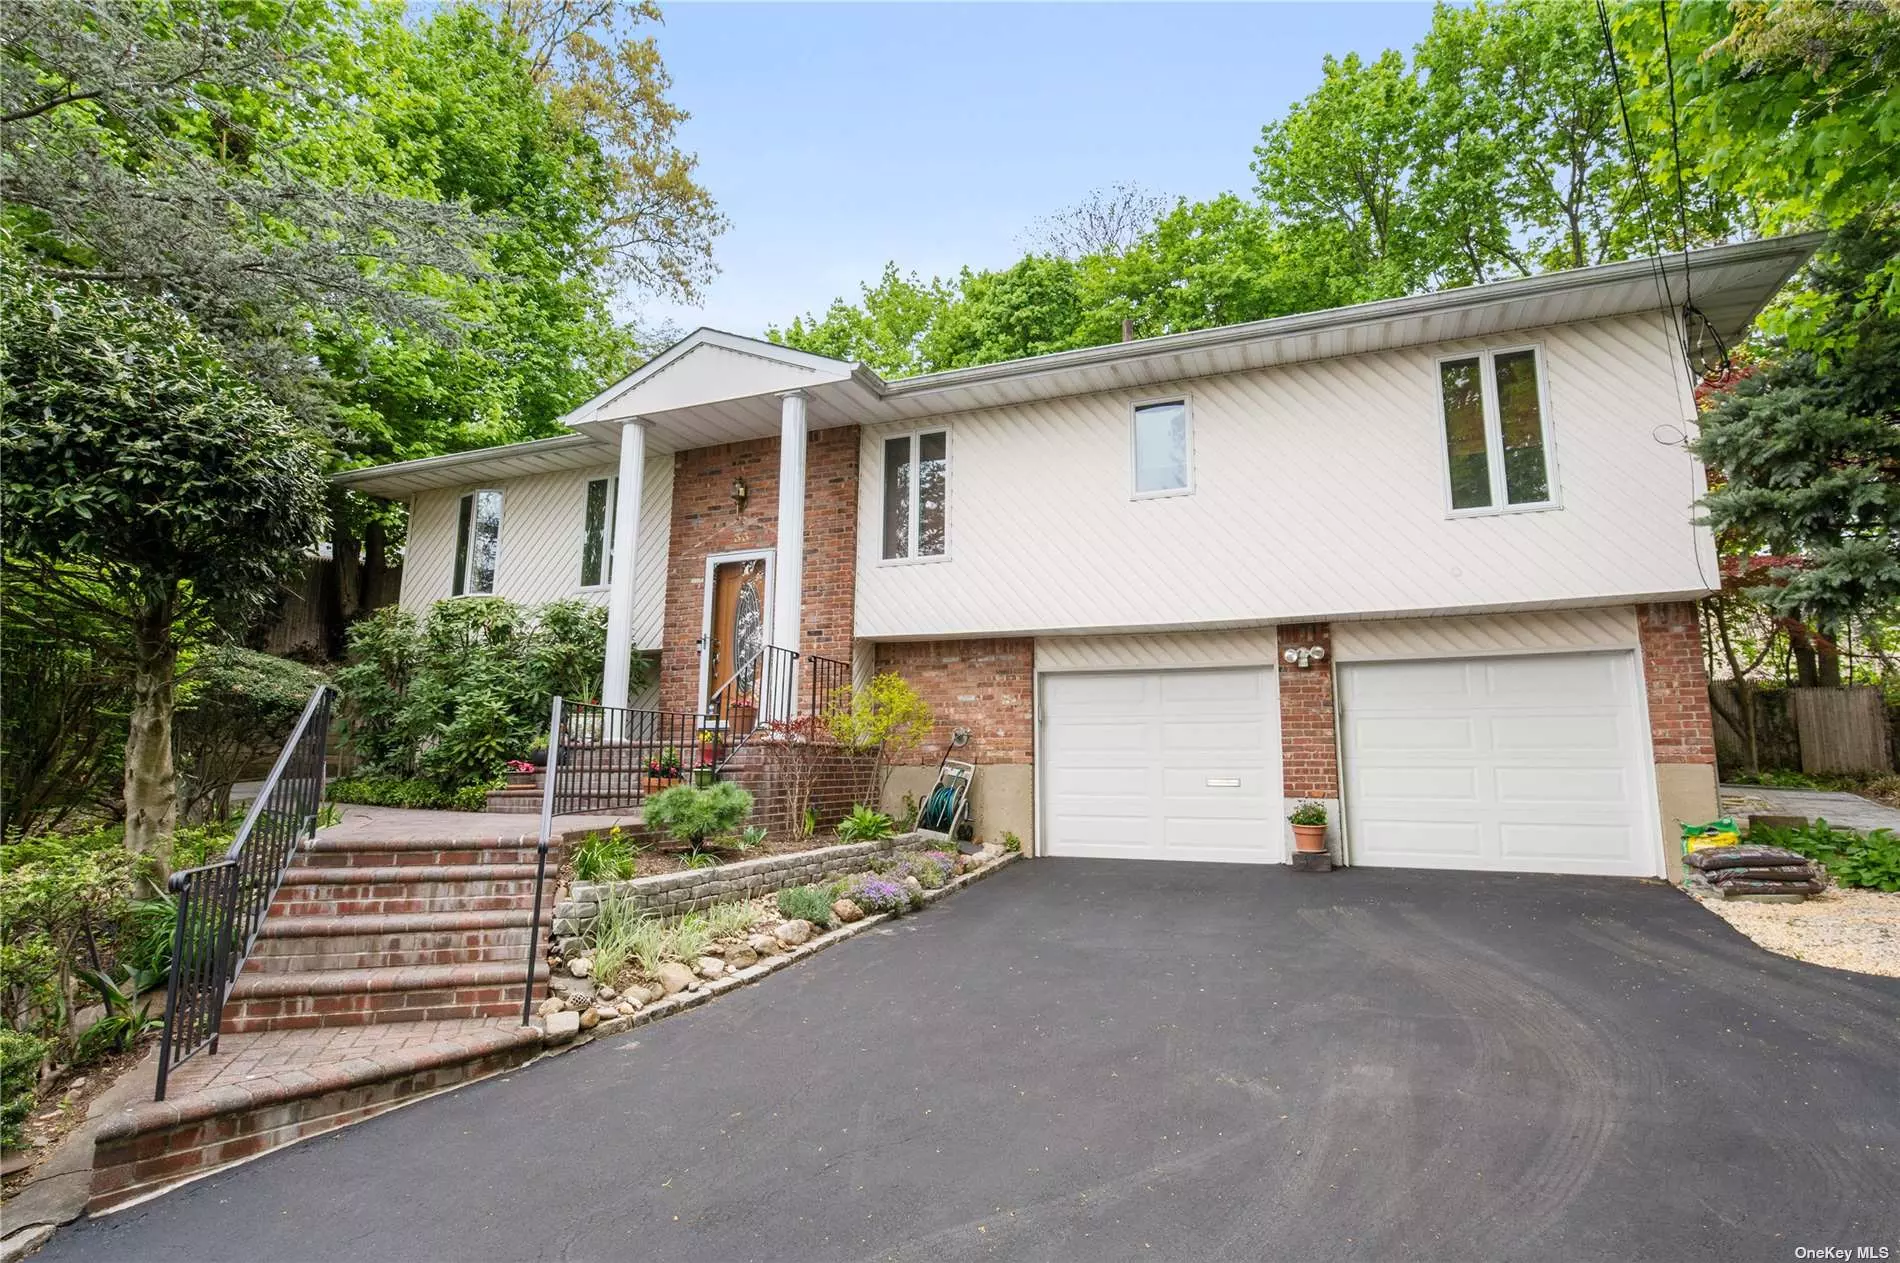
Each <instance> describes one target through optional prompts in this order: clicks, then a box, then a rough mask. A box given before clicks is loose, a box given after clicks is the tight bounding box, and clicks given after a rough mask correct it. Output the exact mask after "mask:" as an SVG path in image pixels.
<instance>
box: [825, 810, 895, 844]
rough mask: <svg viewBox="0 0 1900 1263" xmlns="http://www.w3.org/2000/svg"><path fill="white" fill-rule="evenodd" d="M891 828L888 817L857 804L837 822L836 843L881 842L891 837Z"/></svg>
mask: <svg viewBox="0 0 1900 1263" xmlns="http://www.w3.org/2000/svg"><path fill="white" fill-rule="evenodd" d="M892 828H893V826H892V823H891V818H890V817H889V816H887V815H885V814H884V813H883V812H881V811H875V810H873V809H872V808H870V807H866V806H865V805H864V804H863V803H857V804H855V805H853V806H852V808H851V812H850V814H849V815H847V816H846V817H845V818H844V819H843V820H840V821H839V822H838V841H840V842H881V841H883V840H884V839H885V838H888V837H890V836H891V832H892Z"/></svg>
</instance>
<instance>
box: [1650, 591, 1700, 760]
mask: <svg viewBox="0 0 1900 1263" xmlns="http://www.w3.org/2000/svg"><path fill="white" fill-rule="evenodd" d="M1636 626H1637V634H1638V636H1639V637H1640V639H1641V642H1642V647H1643V688H1644V690H1645V691H1646V692H1647V693H1648V695H1649V737H1650V741H1651V742H1652V743H1653V744H1654V746H1655V760H1656V762H1658V763H1713V762H1715V721H1714V718H1713V717H1712V716H1711V715H1710V713H1709V677H1708V672H1707V670H1706V669H1705V668H1704V666H1703V662H1702V628H1701V625H1700V624H1699V623H1698V622H1697V621H1696V607H1695V604H1694V603H1693V602H1690V601H1676V602H1672V603H1669V604H1664V605H1641V606H1638V607H1637V609H1636Z"/></svg>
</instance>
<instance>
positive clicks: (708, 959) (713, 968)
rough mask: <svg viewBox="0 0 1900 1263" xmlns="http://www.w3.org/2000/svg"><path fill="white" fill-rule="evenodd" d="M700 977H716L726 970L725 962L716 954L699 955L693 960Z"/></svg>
mask: <svg viewBox="0 0 1900 1263" xmlns="http://www.w3.org/2000/svg"><path fill="white" fill-rule="evenodd" d="M694 968H696V969H697V970H698V971H699V976H700V977H701V978H717V977H719V976H720V975H721V974H723V973H725V972H726V962H725V961H723V960H720V959H719V958H718V957H717V956H701V957H700V958H699V959H698V960H697V961H696V962H694Z"/></svg>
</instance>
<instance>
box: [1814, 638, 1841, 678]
mask: <svg viewBox="0 0 1900 1263" xmlns="http://www.w3.org/2000/svg"><path fill="white" fill-rule="evenodd" d="M1835 631H1836V629H1835V628H1833V627H1817V628H1815V629H1814V637H1813V639H1814V678H1815V680H1816V681H1817V682H1818V683H1819V684H1820V686H1821V687H1822V688H1824V689H1837V688H1839V687H1840V686H1841V646H1840V642H1839V640H1838V639H1836V636H1835Z"/></svg>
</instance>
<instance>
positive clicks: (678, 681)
mask: <svg viewBox="0 0 1900 1263" xmlns="http://www.w3.org/2000/svg"><path fill="white" fill-rule="evenodd" d="M809 443H810V445H809V447H808V448H807V450H806V453H805V583H804V618H803V619H802V622H803V626H802V627H801V628H800V629H799V652H800V653H805V654H817V655H820V656H822V657H826V658H836V659H837V660H839V661H841V662H849V661H850V660H851V621H852V616H853V613H854V610H853V598H854V595H855V591H856V580H857V531H858V431H857V427H856V426H846V427H843V428H840V429H830V430H813V431H812V432H811V435H810V438H809ZM778 447H779V442H778V440H777V439H754V440H751V441H749V442H745V443H728V444H725V445H724V446H721V447H701V448H695V449H693V450H692V451H688V452H681V453H679V455H677V456H675V457H674V458H673V517H672V524H671V535H670V537H669V540H668V544H667V563H666V620H665V625H664V626H665V630H664V634H663V636H662V648H661V650H660V705H661V706H662V707H664V708H665V709H667V710H676V711H690V710H695V709H697V708H698V706H699V638H700V634H701V631H702V630H703V628H702V622H703V620H704V618H705V611H706V605H705V600H706V558H707V557H708V556H711V555H712V554H714V553H730V552H744V551H746V550H748V549H756V548H772V547H774V546H775V545H776V544H777V542H778ZM735 478H743V479H744V480H745V484H746V493H747V494H746V501H745V507H744V508H743V509H741V508H740V507H738V506H737V505H735V504H734V503H733V502H732V480H733V479H735Z"/></svg>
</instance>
